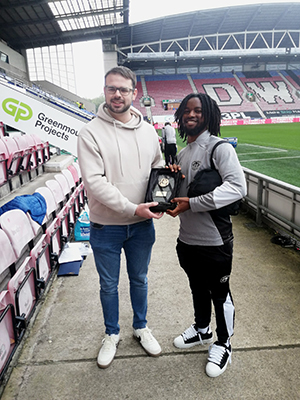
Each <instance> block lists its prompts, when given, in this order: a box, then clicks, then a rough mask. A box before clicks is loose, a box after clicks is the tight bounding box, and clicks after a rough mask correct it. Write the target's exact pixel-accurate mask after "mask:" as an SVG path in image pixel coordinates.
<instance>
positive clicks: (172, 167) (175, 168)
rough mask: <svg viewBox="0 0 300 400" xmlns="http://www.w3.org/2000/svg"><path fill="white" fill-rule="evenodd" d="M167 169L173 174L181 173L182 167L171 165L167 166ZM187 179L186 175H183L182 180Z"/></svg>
mask: <svg viewBox="0 0 300 400" xmlns="http://www.w3.org/2000/svg"><path fill="white" fill-rule="evenodd" d="M166 168H169V169H170V170H171V171H172V172H178V171H181V166H180V165H178V164H169V165H167V166H166ZM184 178H185V175H182V179H184Z"/></svg>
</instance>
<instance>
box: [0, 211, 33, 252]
mask: <svg viewBox="0 0 300 400" xmlns="http://www.w3.org/2000/svg"><path fill="white" fill-rule="evenodd" d="M0 226H1V228H2V229H3V230H4V232H5V233H6V235H7V236H8V238H9V240H10V242H11V244H12V247H13V249H14V252H15V254H16V256H17V258H18V259H20V258H21V257H23V255H24V254H27V253H28V254H29V251H30V250H31V249H32V247H33V239H34V237H35V235H34V232H33V229H32V227H31V224H30V222H29V220H28V218H27V216H26V214H25V213H24V212H23V211H21V210H18V209H14V210H9V211H6V212H5V213H3V214H2V215H1V216H0Z"/></svg>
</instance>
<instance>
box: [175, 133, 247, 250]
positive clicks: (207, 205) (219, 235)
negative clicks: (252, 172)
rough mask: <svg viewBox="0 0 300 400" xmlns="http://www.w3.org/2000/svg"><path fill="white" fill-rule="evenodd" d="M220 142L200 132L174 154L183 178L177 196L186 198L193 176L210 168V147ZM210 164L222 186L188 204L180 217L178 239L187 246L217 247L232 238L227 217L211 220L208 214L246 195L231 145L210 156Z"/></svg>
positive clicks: (242, 175)
mask: <svg viewBox="0 0 300 400" xmlns="http://www.w3.org/2000/svg"><path fill="white" fill-rule="evenodd" d="M219 140H222V139H220V138H218V137H216V136H212V135H210V133H209V132H208V131H205V132H203V133H202V134H201V135H200V136H198V138H197V139H196V140H195V141H194V142H192V143H189V144H187V146H186V147H185V148H184V149H183V150H181V151H180V153H179V154H178V163H179V164H180V166H181V171H182V173H183V174H184V175H185V180H184V181H183V184H182V186H181V190H180V196H181V197H186V196H187V186H188V184H189V183H190V182H191V181H192V180H193V178H194V176H195V174H196V172H197V171H198V170H200V169H204V168H209V167H210V154H211V150H212V148H213V146H214V144H215V143H216V142H217V141H219ZM213 162H214V165H215V167H216V169H217V170H218V172H219V174H220V175H221V177H222V180H223V183H222V185H221V186H219V187H217V188H216V189H215V190H214V191H212V192H210V193H207V194H205V195H202V196H199V197H194V198H191V199H190V200H189V202H190V207H191V208H190V210H187V211H186V212H184V213H182V214H180V216H179V217H180V230H179V239H180V240H181V241H182V242H184V243H187V244H190V245H199V246H220V245H222V244H224V243H226V242H228V241H230V240H231V239H232V238H233V235H232V224H231V219H230V216H228V217H226V218H224V217H223V218H222V217H217V216H213V215H211V214H210V213H209V211H212V210H215V209H218V208H221V207H224V206H225V205H228V204H230V203H233V202H234V201H236V200H239V199H241V198H242V197H244V196H245V195H246V181H245V176H244V172H243V170H242V168H241V165H240V163H239V160H238V157H237V155H236V152H235V149H234V148H233V146H232V145H231V144H229V143H228V144H227V143H224V144H221V145H220V146H218V147H217V148H216V149H215V151H214V155H213Z"/></svg>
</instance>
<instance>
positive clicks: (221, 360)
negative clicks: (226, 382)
mask: <svg viewBox="0 0 300 400" xmlns="http://www.w3.org/2000/svg"><path fill="white" fill-rule="evenodd" d="M231 353H232V350H231V346H230V345H228V346H226V345H225V344H224V343H220V342H215V343H214V344H212V345H211V346H210V347H209V349H208V363H207V364H206V374H207V375H208V376H210V377H211V378H216V377H217V376H219V375H221V374H223V372H225V370H226V368H227V364H228V363H230V364H231Z"/></svg>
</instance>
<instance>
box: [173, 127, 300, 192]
mask: <svg viewBox="0 0 300 400" xmlns="http://www.w3.org/2000/svg"><path fill="white" fill-rule="evenodd" d="M221 136H222V137H230V136H234V137H237V138H238V145H237V147H236V152H237V155H238V157H239V160H240V163H241V165H242V166H243V167H246V168H249V169H252V170H253V171H256V172H260V173H261V174H264V175H267V176H270V177H272V178H275V179H279V180H280V181H283V182H286V183H289V184H291V185H294V186H300V123H291V124H268V125H242V126H222V127H221ZM177 146H178V151H180V150H181V149H182V148H183V147H185V143H184V142H183V141H182V140H181V139H180V138H179V137H178V140H177Z"/></svg>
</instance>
